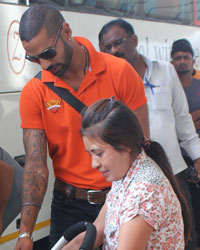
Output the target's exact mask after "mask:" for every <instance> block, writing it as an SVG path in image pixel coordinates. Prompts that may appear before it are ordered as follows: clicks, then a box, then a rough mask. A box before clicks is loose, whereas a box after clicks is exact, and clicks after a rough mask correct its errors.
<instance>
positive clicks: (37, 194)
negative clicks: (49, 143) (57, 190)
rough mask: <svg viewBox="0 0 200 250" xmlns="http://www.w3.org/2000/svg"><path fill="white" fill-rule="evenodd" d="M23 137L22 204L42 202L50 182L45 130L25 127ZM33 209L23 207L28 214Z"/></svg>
mask: <svg viewBox="0 0 200 250" xmlns="http://www.w3.org/2000/svg"><path fill="white" fill-rule="evenodd" d="M23 138H24V147H25V152H26V164H25V169H24V175H23V180H22V204H24V203H35V204H42V201H43V198H44V195H45V192H46V189H47V184H48V169H47V149H46V135H45V132H44V131H43V130H39V129H24V137H23ZM32 210H33V208H30V207H25V208H23V211H25V213H26V214H27V215H29V214H30V213H31V211H32Z"/></svg>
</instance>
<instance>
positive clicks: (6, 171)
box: [0, 161, 13, 235]
mask: <svg viewBox="0 0 200 250" xmlns="http://www.w3.org/2000/svg"><path fill="white" fill-rule="evenodd" d="M12 180H13V169H12V167H10V166H9V165H7V164H6V163H4V162H3V161H0V192H1V199H0V235H1V234H2V215H3V211H4V209H5V206H6V204H7V202H8V199H9V196H10V193H11V189H12Z"/></svg>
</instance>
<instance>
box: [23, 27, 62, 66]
mask: <svg viewBox="0 0 200 250" xmlns="http://www.w3.org/2000/svg"><path fill="white" fill-rule="evenodd" d="M61 29H62V24H61V25H60V27H59V29H58V32H57V35H56V39H55V42H54V45H53V47H49V48H47V49H45V50H44V51H43V52H41V53H40V54H39V55H37V56H29V55H28V54H26V56H25V58H26V59H27V60H29V61H31V62H36V63H38V62H39V60H40V58H42V59H45V60H50V59H52V58H53V57H55V56H56V55H57V51H56V45H57V42H58V38H59V35H60V31H61Z"/></svg>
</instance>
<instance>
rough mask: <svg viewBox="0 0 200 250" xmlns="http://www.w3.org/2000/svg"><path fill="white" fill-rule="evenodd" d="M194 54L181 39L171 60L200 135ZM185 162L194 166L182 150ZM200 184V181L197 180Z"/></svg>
mask: <svg viewBox="0 0 200 250" xmlns="http://www.w3.org/2000/svg"><path fill="white" fill-rule="evenodd" d="M193 57H194V52H193V49H192V46H191V43H190V42H189V41H188V40H187V39H179V40H176V41H174V43H173V44H172V50H171V58H172V61H171V62H172V64H173V65H174V67H175V69H176V72H177V74H178V76H179V79H180V82H181V84H182V86H183V89H184V91H185V94H186V97H187V101H188V105H189V112H190V114H191V116H192V119H193V122H194V125H195V128H196V131H197V133H198V135H200V79H197V78H195V76H193V65H194V59H193ZM182 154H183V156H184V159H185V161H186V162H187V164H188V165H191V166H192V165H193V162H192V160H191V159H190V157H189V156H188V154H187V153H186V152H185V151H184V150H182ZM192 181H193V180H190V182H188V184H189V187H190V192H191V196H192V208H193V213H194V218H195V226H196V232H197V246H198V247H200V201H199V198H198V197H199V195H200V189H199V188H200V186H199V184H196V185H195V183H193V182H192ZM196 181H197V182H199V183H200V179H197V180H196Z"/></svg>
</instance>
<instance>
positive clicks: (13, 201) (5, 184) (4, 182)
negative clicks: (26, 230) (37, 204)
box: [0, 147, 23, 234]
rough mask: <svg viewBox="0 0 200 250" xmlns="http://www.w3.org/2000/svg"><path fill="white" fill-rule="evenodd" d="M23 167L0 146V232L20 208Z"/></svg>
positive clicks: (0, 232) (1, 232)
mask: <svg viewBox="0 0 200 250" xmlns="http://www.w3.org/2000/svg"><path fill="white" fill-rule="evenodd" d="M22 174H23V168H22V167H21V166H20V165H19V164H18V163H17V161H15V160H14V159H13V158H12V157H11V156H10V155H9V154H8V152H7V151H6V150H4V149H3V148H1V147H0V193H1V199H0V234H3V232H4V231H5V229H6V228H7V227H8V225H9V224H10V223H11V222H12V221H13V220H14V219H15V218H16V216H17V215H18V214H19V213H20V210H21V202H20V196H21V192H20V190H21V188H20V186H21V179H22Z"/></svg>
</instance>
